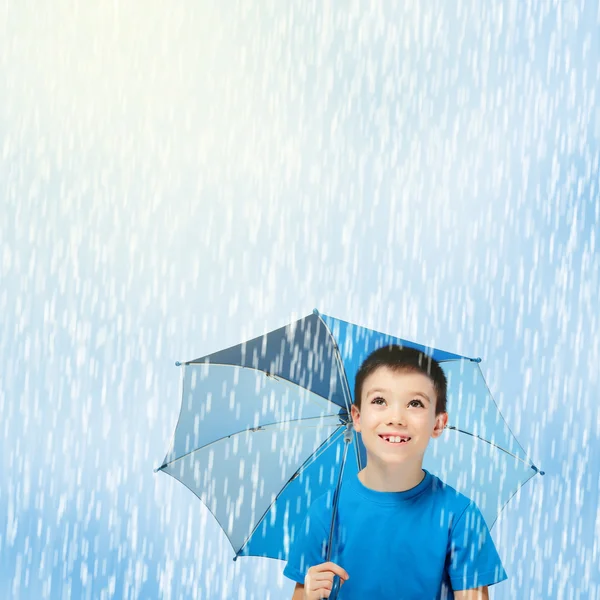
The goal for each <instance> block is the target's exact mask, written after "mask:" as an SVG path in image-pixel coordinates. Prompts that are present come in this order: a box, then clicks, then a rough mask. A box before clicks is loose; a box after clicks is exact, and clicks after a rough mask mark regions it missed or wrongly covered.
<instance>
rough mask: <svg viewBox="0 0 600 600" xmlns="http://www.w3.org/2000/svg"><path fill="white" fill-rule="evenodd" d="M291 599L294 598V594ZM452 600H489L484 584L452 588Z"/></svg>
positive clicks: (293, 599)
mask: <svg viewBox="0 0 600 600" xmlns="http://www.w3.org/2000/svg"><path fill="white" fill-rule="evenodd" d="M298 598H302V596H298ZM292 600H296V596H294V597H293V598H292ZM454 600H489V596H488V586H487V585H484V586H483V587H478V588H473V589H471V590H454Z"/></svg>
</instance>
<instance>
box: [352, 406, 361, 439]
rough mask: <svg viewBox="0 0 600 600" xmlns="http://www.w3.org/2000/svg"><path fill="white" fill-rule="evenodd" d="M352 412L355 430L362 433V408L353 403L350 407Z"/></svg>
mask: <svg viewBox="0 0 600 600" xmlns="http://www.w3.org/2000/svg"><path fill="white" fill-rule="evenodd" d="M350 414H351V415H352V422H353V423H354V431H358V432H359V433H360V410H358V407H357V406H356V404H353V405H352V407H351V408H350Z"/></svg>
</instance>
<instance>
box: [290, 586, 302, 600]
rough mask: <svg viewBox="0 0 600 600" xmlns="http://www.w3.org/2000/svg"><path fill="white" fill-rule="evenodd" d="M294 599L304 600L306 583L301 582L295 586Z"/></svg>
mask: <svg viewBox="0 0 600 600" xmlns="http://www.w3.org/2000/svg"><path fill="white" fill-rule="evenodd" d="M292 600H304V585H303V584H301V583H297V584H296V587H295V588H294V595H293V596H292Z"/></svg>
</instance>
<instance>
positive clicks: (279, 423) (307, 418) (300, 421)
mask: <svg viewBox="0 0 600 600" xmlns="http://www.w3.org/2000/svg"><path fill="white" fill-rule="evenodd" d="M327 417H336V418H337V417H339V415H325V418H327ZM323 418H324V417H323V416H319V417H306V418H303V419H293V420H290V421H275V422H274V423H267V424H266V425H259V426H258V427H247V428H246V429H240V430H239V431H234V432H233V433H230V434H229V435H224V436H223V437H220V438H218V439H216V440H213V441H212V442H210V443H208V444H205V445H204V446H200V448H194V449H193V450H190V451H189V452H186V453H185V454H182V455H181V456H178V457H177V458H175V459H173V460H171V461H169V462H166V463H164V464H162V465H161V466H160V467H158V469H157V470H158V471H161V470H163V469H164V468H165V467H168V466H170V465H172V464H173V463H176V462H177V461H180V460H182V459H184V458H186V457H187V456H190V454H193V453H194V452H198V450H204V449H205V448H208V447H209V446H212V445H213V444H216V443H217V442H220V441H221V440H225V439H228V438H230V437H233V436H234V435H240V434H242V433H248V432H252V433H256V432H257V431H266V428H267V427H274V426H275V425H285V424H288V423H303V422H306V421H315V420H317V419H323ZM339 425H341V424H339ZM336 426H338V425H337V424H336ZM307 427H317V425H308V426H307ZM329 427H333V425H329Z"/></svg>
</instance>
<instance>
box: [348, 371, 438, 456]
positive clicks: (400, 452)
mask: <svg viewBox="0 0 600 600" xmlns="http://www.w3.org/2000/svg"><path fill="white" fill-rule="evenodd" d="M361 396H362V397H361V408H360V411H359V409H358V408H357V407H356V406H355V405H353V406H352V420H353V421H354V428H355V429H356V431H359V432H360V433H361V434H362V440H363V443H364V445H365V448H366V450H367V458H368V460H369V461H377V462H380V463H382V465H383V464H386V465H393V464H406V463H407V462H416V461H418V462H419V466H420V465H421V463H422V461H423V455H424V454H425V450H426V449H427V444H428V443H429V440H430V439H431V438H432V437H434V438H436V437H439V436H440V435H441V433H442V431H443V430H444V427H445V426H446V423H447V421H448V415H447V413H440V414H439V415H437V416H436V414H435V405H436V393H435V388H434V387H433V382H432V381H431V379H429V377H427V376H426V375H423V374H422V373H414V372H405V371H394V370H392V369H389V368H388V367H379V368H378V369H377V370H375V371H374V372H373V373H371V374H370V375H369V376H368V377H367V378H366V379H365V381H364V385H363V389H362V394H361ZM399 438H401V439H402V441H398V439H399Z"/></svg>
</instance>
